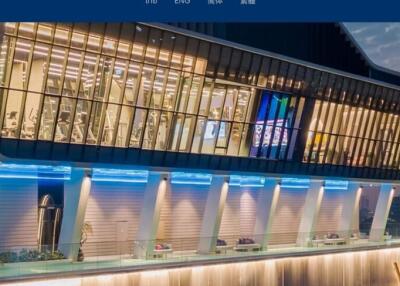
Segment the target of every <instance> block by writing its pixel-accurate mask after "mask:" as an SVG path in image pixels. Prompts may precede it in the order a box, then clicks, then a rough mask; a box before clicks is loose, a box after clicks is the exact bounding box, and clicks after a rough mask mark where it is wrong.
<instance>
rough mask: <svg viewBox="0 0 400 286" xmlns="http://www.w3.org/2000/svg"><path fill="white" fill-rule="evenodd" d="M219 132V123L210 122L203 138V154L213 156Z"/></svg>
mask: <svg viewBox="0 0 400 286" xmlns="http://www.w3.org/2000/svg"><path fill="white" fill-rule="evenodd" d="M218 132H219V122H218V121H213V120H208V121H207V125H206V129H205V131H204V136H203V146H202V148H201V153H205V154H213V153H214V149H215V141H216V139H217V135H218Z"/></svg>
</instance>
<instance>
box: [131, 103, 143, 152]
mask: <svg viewBox="0 0 400 286" xmlns="http://www.w3.org/2000/svg"><path fill="white" fill-rule="evenodd" d="M146 113H147V111H146V110H144V109H139V108H137V109H136V112H135V119H134V120H133V126H132V134H131V141H130V143H129V146H130V147H135V148H139V147H140V145H141V144H140V139H141V137H142V133H143V128H144V123H145V120H146Z"/></svg>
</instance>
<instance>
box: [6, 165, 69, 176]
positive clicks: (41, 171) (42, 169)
mask: <svg viewBox="0 0 400 286" xmlns="http://www.w3.org/2000/svg"><path fill="white" fill-rule="evenodd" d="M0 178H4V179H46V180H70V179H71V167H68V166H44V165H31V164H28V165H24V164H0Z"/></svg>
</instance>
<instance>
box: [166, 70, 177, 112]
mask: <svg viewBox="0 0 400 286" xmlns="http://www.w3.org/2000/svg"><path fill="white" fill-rule="evenodd" d="M178 83H179V74H178V72H176V71H172V70H170V71H169V73H168V81H167V85H166V88H165V95H164V99H163V109H167V110H174V109H175V100H176V92H177V89H178Z"/></svg>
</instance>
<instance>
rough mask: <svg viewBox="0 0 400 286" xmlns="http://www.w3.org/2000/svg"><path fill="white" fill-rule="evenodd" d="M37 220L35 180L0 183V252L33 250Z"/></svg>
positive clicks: (35, 242)
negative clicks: (13, 249)
mask: <svg viewBox="0 0 400 286" xmlns="http://www.w3.org/2000/svg"><path fill="white" fill-rule="evenodd" d="M37 218H38V187H37V180H30V179H19V180H15V179H2V180H0V252H2V249H3V250H6V249H7V248H10V247H12V248H14V247H15V248H16V250H17V249H19V248H36V247H37V231H38V222H37Z"/></svg>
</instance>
